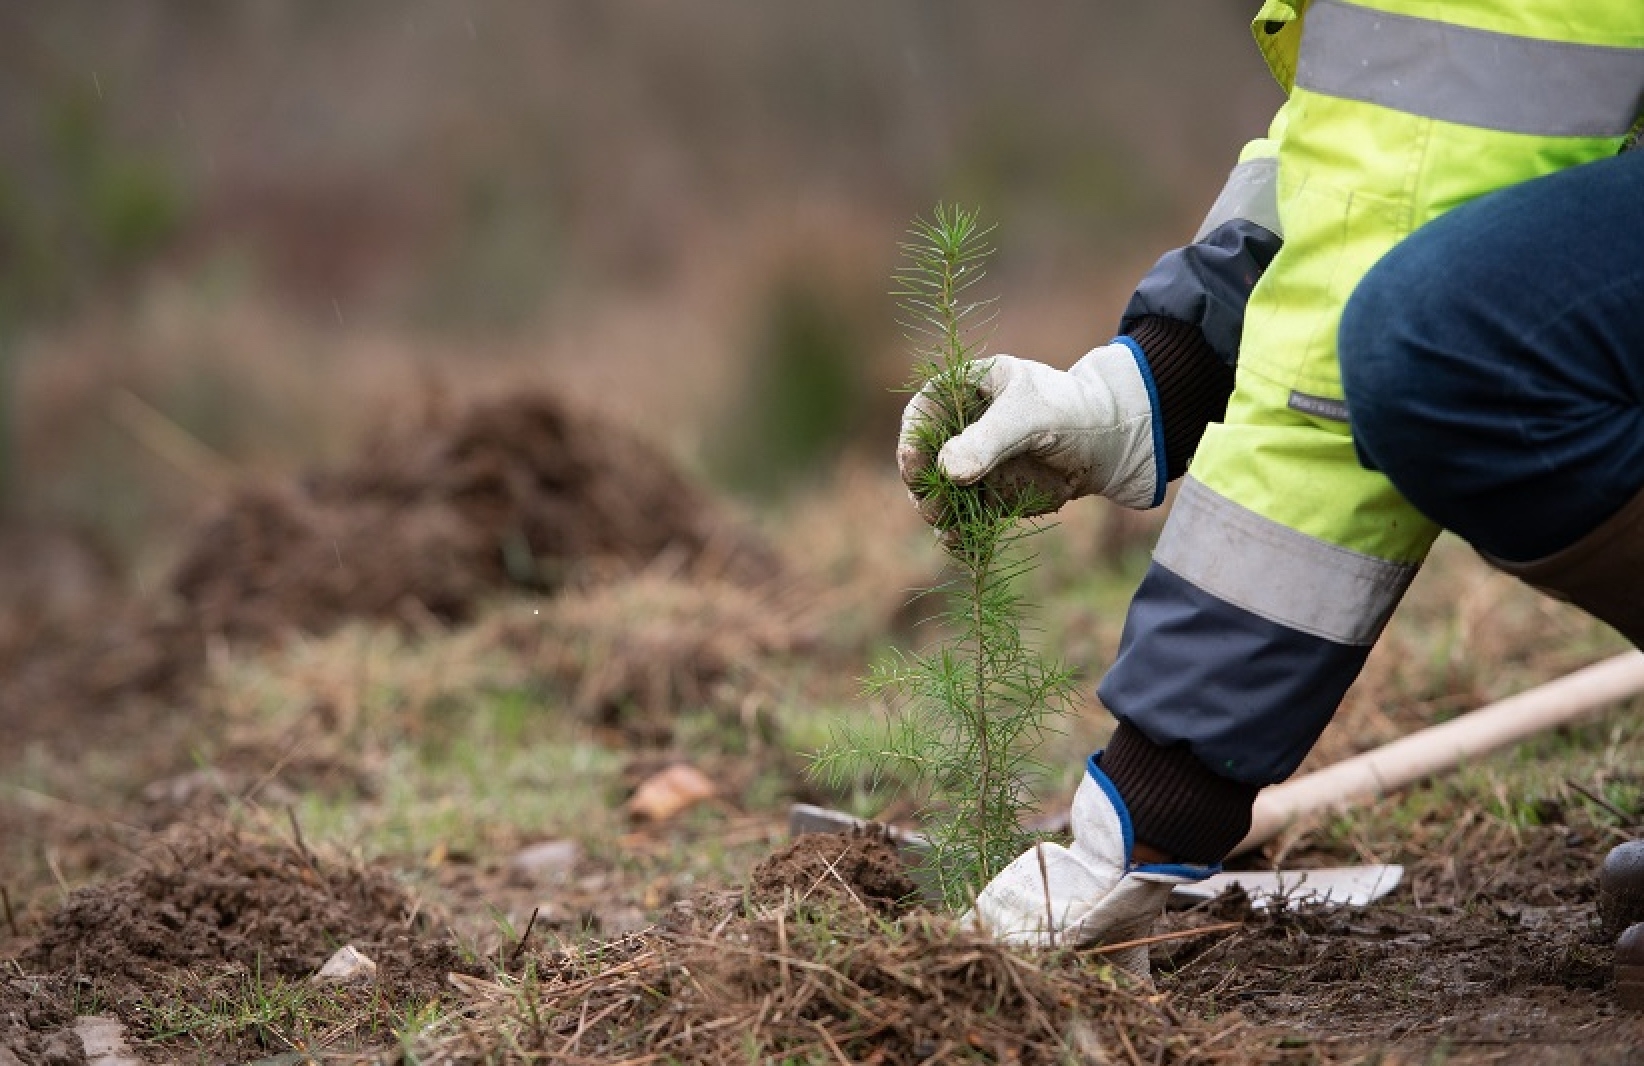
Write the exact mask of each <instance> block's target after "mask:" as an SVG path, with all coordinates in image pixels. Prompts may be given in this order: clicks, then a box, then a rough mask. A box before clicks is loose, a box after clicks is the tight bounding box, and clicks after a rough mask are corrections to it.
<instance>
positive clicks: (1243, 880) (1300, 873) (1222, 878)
mask: <svg viewBox="0 0 1644 1066" xmlns="http://www.w3.org/2000/svg"><path fill="white" fill-rule="evenodd" d="M870 825H871V826H875V827H877V828H881V829H883V830H884V831H885V834H886V836H888V837H889V838H890V840H891V842H892V843H894V844H895V845H896V846H897V849H898V850H899V851H901V852H902V853H903V855H904V856H906V857H907V858H909V859H910V860H915V861H916V860H917V858H918V854H919V852H921V851H923V850H924V848H925V846H926V845H925V838H924V836H923V835H922V834H920V833H918V832H915V831H913V830H910V829H899V828H897V827H896V826H882V825H879V823H877V822H867V821H864V820H863V819H861V818H856V817H854V816H852V815H849V814H846V813H845V812H844V811H835V810H830V809H829V808H827V807H817V806H814V805H812V804H809V803H796V804H794V805H793V807H792V808H791V809H790V810H789V812H788V832H789V834H791V835H793V836H801V835H803V834H805V833H848V832H850V831H851V830H853V829H865V828H867V827H869V826H870ZM1403 880H1404V867H1402V866H1395V865H1374V866H1332V867H1326V868H1323V869H1318V870H1231V871H1228V872H1226V873H1219V874H1216V875H1215V876H1214V877H1208V878H1206V879H1205V880H1203V881H1198V882H1195V883H1193V884H1191V885H1178V886H1176V889H1175V890H1174V891H1173V892H1171V893H1170V905H1171V906H1172V907H1178V908H1186V907H1192V906H1195V905H1196V904H1199V903H1203V902H1205V901H1206V900H1212V899H1215V898H1216V897H1217V896H1219V895H1221V894H1222V893H1223V892H1226V891H1227V890H1228V889H1230V888H1234V887H1237V888H1242V889H1243V890H1244V893H1245V895H1246V896H1248V897H1249V898H1250V906H1251V907H1252V908H1254V909H1256V910H1266V909H1268V908H1270V907H1280V908H1283V909H1285V910H1296V909H1299V908H1302V907H1363V906H1367V905H1368V904H1371V903H1374V902H1375V901H1376V900H1378V899H1381V898H1382V897H1383V896H1386V895H1387V894H1388V893H1390V892H1392V891H1393V890H1394V889H1395V888H1397V887H1399V882H1401V881H1403Z"/></svg>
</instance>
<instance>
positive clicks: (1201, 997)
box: [1154, 824, 1644, 1064]
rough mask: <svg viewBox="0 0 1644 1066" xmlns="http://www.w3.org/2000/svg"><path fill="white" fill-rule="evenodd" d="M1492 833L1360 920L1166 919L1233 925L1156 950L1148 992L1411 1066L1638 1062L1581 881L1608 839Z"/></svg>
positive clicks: (1462, 843) (1643, 1037)
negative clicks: (1440, 1052) (1428, 1064)
mask: <svg viewBox="0 0 1644 1066" xmlns="http://www.w3.org/2000/svg"><path fill="white" fill-rule="evenodd" d="M1500 830H1501V827H1500V825H1499V824H1496V825H1493V826H1490V827H1484V826H1478V827H1477V831H1475V832H1473V833H1470V834H1463V837H1464V839H1458V840H1452V841H1450V842H1448V846H1447V847H1444V848H1442V849H1440V850H1439V851H1438V852H1437V853H1435V854H1434V855H1432V856H1430V857H1425V858H1419V859H1418V860H1417V861H1415V862H1414V863H1411V864H1410V865H1409V866H1408V868H1407V881H1406V884H1405V885H1403V886H1401V887H1400V889H1399V890H1398V891H1397V892H1396V893H1394V895H1392V896H1390V897H1388V899H1387V900H1385V901H1383V902H1380V903H1378V904H1376V905H1374V906H1371V907H1368V908H1364V909H1336V910H1312V911H1308V912H1304V913H1300V914H1297V913H1285V912H1278V913H1267V912H1256V913H1252V912H1251V911H1250V910H1249V908H1248V906H1246V905H1245V903H1244V902H1243V901H1241V900H1223V901H1219V902H1218V903H1216V904H1212V905H1210V906H1209V907H1207V908H1205V909H1204V910H1203V911H1202V912H1200V913H1196V914H1192V915H1189V916H1186V917H1182V916H1170V917H1169V918H1168V919H1167V926H1175V927H1191V926H1193V925H1195V924H1202V923H1206V922H1210V921H1226V920H1228V919H1230V918H1231V919H1237V920H1243V921H1244V922H1245V923H1246V927H1245V928H1244V929H1243V930H1240V931H1239V932H1237V933H1235V934H1234V935H1232V936H1228V937H1224V938H1221V939H1218V940H1214V941H1207V940H1190V941H1184V942H1178V943H1172V944H1166V945H1162V946H1161V947H1159V948H1155V949H1154V967H1155V971H1156V972H1157V973H1158V974H1159V984H1160V987H1161V989H1163V990H1165V991H1169V992H1171V993H1173V994H1174V995H1175V996H1176V997H1177V1002H1178V1003H1179V1004H1180V1005H1181V1006H1182V1007H1183V1008H1184V1009H1187V1010H1190V1011H1193V1012H1195V1013H1213V1012H1216V1011H1220V1010H1227V1009H1237V1010H1238V1011H1240V1012H1241V1013H1243V1014H1244V1015H1245V1016H1247V1017H1249V1018H1250V1019H1251V1020H1252V1021H1255V1022H1259V1023H1263V1024H1268V1025H1282V1026H1284V1027H1285V1028H1287V1029H1291V1030H1293V1031H1296V1032H1299V1033H1301V1034H1305V1035H1307V1036H1308V1037H1310V1038H1313V1039H1315V1040H1318V1041H1321V1042H1323V1043H1324V1044H1326V1045H1334V1046H1338V1047H1344V1048H1364V1047H1367V1046H1369V1047H1376V1048H1378V1049H1381V1048H1385V1049H1389V1050H1391V1051H1395V1052H1405V1053H1408V1054H1410V1055H1412V1059H1411V1061H1417V1062H1419V1061H1425V1060H1426V1058H1427V1056H1428V1055H1429V1054H1433V1053H1436V1049H1439V1048H1447V1049H1448V1054H1449V1055H1450V1058H1449V1059H1448V1060H1447V1061H1452V1062H1465V1061H1511V1062H1514V1063H1521V1062H1522V1063H1537V1064H1554V1063H1560V1064H1562V1063H1570V1064H1574V1063H1616V1064H1620V1063H1635V1062H1640V1061H1644V1017H1641V1016H1639V1015H1636V1014H1634V1015H1628V1014H1625V1013H1620V1012H1618V1011H1617V1010H1616V1008H1615V1005H1614V983H1613V979H1612V976H1611V973H1612V970H1611V966H1612V954H1613V953H1612V944H1611V942H1610V941H1609V939H1608V938H1606V937H1604V936H1603V935H1602V934H1601V932H1600V930H1599V924H1598V917H1597V906H1596V898H1597V880H1596V871H1597V869H1598V864H1599V862H1600V861H1601V860H1602V858H1603V855H1604V853H1605V851H1606V850H1607V849H1608V847H1609V846H1610V845H1611V844H1613V843H1614V839H1613V838H1609V837H1605V836H1600V835H1598V834H1596V833H1593V832H1590V831H1588V830H1585V829H1583V830H1581V831H1576V830H1572V829H1569V828H1566V827H1562V826H1542V827H1535V828H1529V829H1521V830H1519V831H1518V832H1517V833H1515V834H1507V833H1503V832H1500ZM1302 859H1303V861H1304V862H1305V860H1306V857H1305V856H1304V857H1302ZM1313 859H1314V860H1315V861H1317V860H1325V859H1328V860H1329V861H1334V862H1343V861H1353V860H1352V859H1351V858H1348V857H1345V856H1341V855H1336V856H1333V857H1330V856H1323V855H1318V856H1313ZM1503 1054H1506V1055H1507V1058H1506V1059H1501V1058H1500V1056H1501V1055H1503Z"/></svg>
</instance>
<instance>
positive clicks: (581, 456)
mask: <svg viewBox="0 0 1644 1066" xmlns="http://www.w3.org/2000/svg"><path fill="white" fill-rule="evenodd" d="M665 551H673V552H677V553H679V554H680V555H681V557H682V559H683V560H684V562H685V563H687V564H688V565H689V566H690V568H691V570H692V572H693V573H695V574H698V575H699V576H706V575H716V576H726V577H729V578H731V579H732V580H739V581H746V582H756V581H759V580H764V579H768V578H770V577H771V576H773V575H774V573H775V572H776V569H777V564H776V561H775V558H774V556H772V555H771V554H770V553H769V551H768V550H767V549H765V548H764V547H763V546H762V545H760V544H758V543H757V542H756V541H755V540H754V539H753V538H752V537H751V536H750V535H749V534H748V533H746V532H745V531H741V530H738V529H736V528H735V527H734V526H732V525H731V524H730V523H729V522H727V521H726V519H725V516H724V515H723V513H722V512H721V511H720V510H719V509H718V508H717V506H716V505H715V504H714V503H713V501H712V500H711V499H710V498H709V497H708V496H707V495H706V494H705V493H704V492H703V491H702V490H701V489H700V488H699V487H697V486H696V485H695V484H693V483H692V482H690V481H689V480H688V479H687V478H686V477H685V476H684V475H683V474H682V473H681V472H680V470H679V469H678V468H677V467H676V466H675V465H674V464H673V463H672V462H670V461H669V460H668V459H667V458H665V457H664V456H663V455H662V454H661V453H660V452H658V451H656V450H655V449H653V448H652V447H650V446H649V445H648V444H646V443H645V442H644V441H642V440H641V439H640V438H638V437H637V436H635V435H634V434H632V433H629V432H627V431H625V430H622V429H620V428H618V427H616V426H614V425H611V424H609V423H607V422H604V421H601V420H599V419H596V418H594V417H592V416H590V415H588V414H586V413H585V412H581V411H577V410H574V409H573V408H571V407H570V406H569V405H567V404H566V403H565V402H564V401H562V400H560V399H559V398H558V397H556V396H554V395H552V394H549V393H546V392H538V393H529V394H524V395H516V396H510V397H507V398H504V399H500V400H492V401H488V402H481V403H476V404H474V405H472V406H470V407H468V408H466V409H463V410H460V411H456V412H451V413H435V414H432V415H429V416H428V420H427V421H426V422H425V423H423V424H420V425H416V426H412V427H409V428H406V429H402V430H400V431H397V432H394V433H390V434H388V435H387V436H385V438H384V439H382V440H381V441H379V442H378V443H377V444H375V445H374V446H372V447H371V448H369V449H368V450H367V452H366V453H365V454H364V455H363V456H361V457H360V458H359V459H358V460H356V461H355V462H354V463H352V464H350V465H349V466H348V467H346V468H344V469H341V470H338V471H335V472H333V473H327V474H319V475H314V476H311V477H308V478H306V479H304V480H303V481H302V482H301V483H300V484H297V485H286V486H279V487H273V488H260V489H248V490H244V491H242V492H240V493H239V494H238V495H237V496H236V497H235V498H233V499H231V500H229V501H228V502H227V503H226V504H225V505H224V506H223V507H222V508H221V509H220V510H219V511H218V512H217V513H216V514H215V515H213V516H211V517H210V518H209V519H207V520H206V522H205V523H204V525H203V526H202V528H201V530H200V532H199V534H198V535H197V536H196V537H195V539H194V542H193V545H192V547H191V548H190V550H189V551H188V552H186V553H185V554H184V556H183V559H182V562H181V563H180V564H179V566H178V568H177V571H176V575H175V578H174V579H173V582H172V585H173V588H174V590H175V592H176V593H177V595H178V596H179V597H181V598H182V600H183V601H184V602H185V603H187V604H188V605H189V606H190V608H191V609H192V611H193V612H194V614H195V616H196V618H197V620H198V622H199V624H200V626H201V628H203V629H204V630H205V631H207V632H212V633H224V634H227V635H229V636H236V637H257V638H267V637H271V636H275V635H278V634H279V633H281V632H282V631H285V630H288V629H291V628H297V629H301V630H303V631H305V632H309V633H323V632H326V631H328V630H330V629H332V628H335V627H336V626H337V625H338V624H340V623H342V622H344V621H347V620H350V619H354V618H362V617H363V618H393V619H401V620H410V621H413V622H414V621H415V620H416V617H417V615H418V614H421V613H426V615H430V616H432V617H433V618H435V619H438V620H440V621H442V622H452V621H462V620H465V619H467V618H468V617H470V616H471V614H472V611H473V609H474V607H475V606H476V605H477V603H478V602H479V600H480V599H481V598H482V597H483V596H484V595H486V594H487V593H489V592H491V591H492V590H495V589H499V588H504V587H508V586H510V585H517V586H525V587H530V588H538V589H548V590H552V589H555V588H558V587H560V586H561V585H563V584H564V583H565V582H566V581H567V580H569V579H571V578H573V577H577V576H582V575H588V574H595V575H598V574H602V573H610V572H624V571H629V570H632V569H634V568H636V567H641V566H644V565H646V564H648V563H650V562H651V561H652V560H654V559H655V558H656V557H657V556H658V555H660V554H661V553H663V552H665Z"/></svg>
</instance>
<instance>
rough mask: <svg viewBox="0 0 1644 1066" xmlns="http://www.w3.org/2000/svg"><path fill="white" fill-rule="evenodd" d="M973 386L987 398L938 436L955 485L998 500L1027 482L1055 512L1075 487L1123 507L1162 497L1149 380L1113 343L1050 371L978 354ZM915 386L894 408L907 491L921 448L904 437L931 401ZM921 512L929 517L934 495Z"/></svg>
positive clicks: (922, 461)
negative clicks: (983, 490)
mask: <svg viewBox="0 0 1644 1066" xmlns="http://www.w3.org/2000/svg"><path fill="white" fill-rule="evenodd" d="M979 363H981V364H982V366H983V372H982V375H981V380H980V382H979V388H980V389H981V391H982V394H983V395H984V396H986V397H987V398H988V399H989V400H990V401H991V402H990V404H989V406H988V409H987V411H986V412H985V413H983V415H982V417H981V418H978V419H977V420H976V421H975V422H973V423H972V424H971V425H970V426H968V427H966V429H965V430H964V432H962V433H960V434H958V435H957V436H955V437H953V438H952V439H951V440H949V441H948V442H947V444H945V445H943V447H942V451H941V453H940V454H939V455H938V456H937V462H938V463H939V464H940V465H941V468H942V472H943V473H944V474H946V475H947V476H948V477H950V478H952V479H953V480H954V481H955V482H956V483H958V484H960V485H972V484H975V483H976V482H978V481H981V482H983V483H984V484H985V485H986V486H987V487H988V488H990V489H992V490H994V491H995V492H997V493H999V494H1000V495H1001V496H1003V497H1004V498H1006V499H1016V498H1020V494H1021V492H1022V491H1023V490H1024V489H1027V488H1032V489H1033V490H1036V494H1037V495H1038V496H1039V497H1040V498H1041V499H1043V500H1044V501H1045V506H1043V507H1040V508H1038V509H1036V513H1039V514H1045V513H1048V512H1050V511H1055V510H1058V509H1060V508H1061V506H1062V505H1063V504H1064V503H1066V502H1068V501H1069V500H1072V499H1077V498H1078V497H1080V496H1092V495H1100V496H1106V497H1107V498H1109V499H1111V500H1112V501H1114V502H1115V503H1119V504H1123V505H1124V506H1126V507H1134V508H1146V507H1153V506H1156V505H1157V504H1158V503H1159V502H1160V501H1161V500H1162V499H1163V498H1164V462H1163V459H1164V457H1163V455H1162V454H1160V452H1161V450H1162V449H1161V446H1160V445H1158V444H1157V442H1156V438H1155V425H1154V423H1155V418H1154V404H1153V398H1152V392H1153V390H1152V386H1151V384H1150V379H1149V378H1148V377H1147V376H1146V375H1145V371H1144V370H1143V368H1142V363H1141V357H1140V356H1138V355H1137V354H1136V353H1135V351H1134V350H1132V349H1131V348H1130V346H1129V345H1127V344H1123V343H1119V342H1115V343H1113V344H1109V345H1105V346H1103V347H1101V348H1097V349H1094V350H1093V351H1091V352H1090V353H1089V354H1087V355H1086V356H1085V357H1084V358H1083V359H1080V360H1079V361H1078V362H1077V363H1075V364H1074V365H1073V368H1072V369H1071V370H1065V371H1064V370H1057V369H1056V368H1055V367H1051V366H1046V365H1045V364H1044V363H1035V362H1032V361H1031V360H1027V359H1017V358H1015V357H1013V356H1009V355H995V356H992V357H991V358H988V359H983V360H979ZM931 403H932V401H931V400H930V399H929V397H928V396H927V394H926V392H925V391H921V392H920V393H918V394H917V395H915V396H914V398H913V400H912V401H911V402H909V404H908V406H907V409H906V410H905V411H904V412H903V414H902V438H901V446H900V447H899V448H898V449H897V452H896V460H897V465H898V466H899V467H900V468H901V471H902V480H903V482H904V483H905V484H907V486H908V488H909V490H910V491H912V490H913V489H914V487H915V486H916V484H917V482H918V477H919V474H920V473H921V472H922V471H923V470H924V469H925V468H926V467H927V466H928V465H929V464H930V456H929V455H928V454H926V453H923V452H921V451H920V449H919V448H918V447H917V446H915V445H914V443H913V435H912V431H913V428H914V427H915V426H916V425H917V424H918V423H919V422H920V421H921V420H922V419H924V418H925V417H927V415H928V413H929V412H930V411H931V410H932V408H931ZM914 502H915V503H916V504H921V506H920V513H921V514H923V515H924V516H925V519H926V521H928V522H931V523H932V524H933V525H934V524H936V523H937V521H938V520H939V515H938V512H937V508H936V507H935V506H934V504H929V503H922V502H921V501H920V500H918V499H917V497H916V498H915V501H914Z"/></svg>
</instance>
